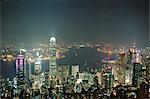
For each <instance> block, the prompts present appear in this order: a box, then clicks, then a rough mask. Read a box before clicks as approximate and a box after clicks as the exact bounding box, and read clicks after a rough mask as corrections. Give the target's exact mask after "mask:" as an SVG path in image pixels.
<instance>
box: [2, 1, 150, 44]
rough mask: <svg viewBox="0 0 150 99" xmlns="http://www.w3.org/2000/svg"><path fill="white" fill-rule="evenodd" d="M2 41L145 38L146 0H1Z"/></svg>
mask: <svg viewBox="0 0 150 99" xmlns="http://www.w3.org/2000/svg"><path fill="white" fill-rule="evenodd" d="M1 5H2V7H1V18H2V31H1V37H2V41H3V42H24V43H33V42H35V41H39V42H48V39H49V37H50V36H51V35H52V34H51V33H54V35H55V36H56V37H57V38H58V39H59V40H58V42H62V41H64V42H69V43H70V42H76V41H84V42H100V41H103V42H111V43H118V42H120V43H123V44H128V43H133V42H135V43H136V44H137V45H138V46H145V45H146V43H147V42H148V40H149V33H148V8H149V5H148V0H122V1H120V0H115V1H111V0H82V1H79V0H72V1H69V0H63V1H60V0H56V1H49V0H44V1H43V0H42V1H41V0H36V1H35V0H20V1H18V0H2V1H1Z"/></svg>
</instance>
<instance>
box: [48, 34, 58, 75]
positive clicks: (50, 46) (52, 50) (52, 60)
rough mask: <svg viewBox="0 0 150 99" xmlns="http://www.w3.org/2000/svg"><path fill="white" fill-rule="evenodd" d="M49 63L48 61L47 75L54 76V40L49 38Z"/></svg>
mask: <svg viewBox="0 0 150 99" xmlns="http://www.w3.org/2000/svg"><path fill="white" fill-rule="evenodd" d="M49 43H50V44H49V51H50V61H49V74H50V76H56V66H57V63H56V38H55V37H51V38H50V42H49Z"/></svg>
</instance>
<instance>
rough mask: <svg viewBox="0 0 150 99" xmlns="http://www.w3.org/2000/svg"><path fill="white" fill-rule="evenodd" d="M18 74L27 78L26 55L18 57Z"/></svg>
mask: <svg viewBox="0 0 150 99" xmlns="http://www.w3.org/2000/svg"><path fill="white" fill-rule="evenodd" d="M16 74H19V75H20V74H22V76H26V60H25V57H24V55H22V54H21V53H20V54H19V55H18V56H17V59H16Z"/></svg>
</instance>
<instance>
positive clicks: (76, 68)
mask: <svg viewBox="0 0 150 99" xmlns="http://www.w3.org/2000/svg"><path fill="white" fill-rule="evenodd" d="M78 72H79V65H76V66H72V76H74V77H75V78H76V75H77V73H78Z"/></svg>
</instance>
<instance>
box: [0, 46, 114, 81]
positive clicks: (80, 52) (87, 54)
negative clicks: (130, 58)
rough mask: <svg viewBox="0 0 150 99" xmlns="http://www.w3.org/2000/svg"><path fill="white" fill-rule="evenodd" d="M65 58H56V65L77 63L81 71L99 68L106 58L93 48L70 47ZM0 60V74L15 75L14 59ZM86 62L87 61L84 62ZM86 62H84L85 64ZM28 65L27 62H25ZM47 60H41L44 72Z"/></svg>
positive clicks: (105, 55) (4, 75) (4, 76)
mask: <svg viewBox="0 0 150 99" xmlns="http://www.w3.org/2000/svg"><path fill="white" fill-rule="evenodd" d="M65 56H66V57H65V58H62V59H58V60H57V63H58V65H70V66H71V65H77V64H78V65H79V66H80V70H81V71H86V70H87V68H95V69H96V68H100V67H101V66H102V59H105V58H108V54H107V53H103V52H99V51H97V50H96V49H95V48H80V49H77V48H70V49H69V51H68V52H66V53H65ZM109 57H110V58H112V59H116V55H115V54H113V55H111V56H109ZM0 62H1V65H0V66H1V67H0V68H1V75H2V77H3V78H5V79H6V78H10V79H11V80H12V79H13V77H14V76H15V75H16V74H15V68H16V67H15V66H16V62H15V60H14V61H0ZM86 62H87V63H86ZM85 63H86V64H85ZM27 65H28V64H27ZM48 65H49V60H43V61H41V66H42V70H41V72H44V71H46V70H47V69H48ZM31 69H32V74H33V73H34V63H32V68H31Z"/></svg>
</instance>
